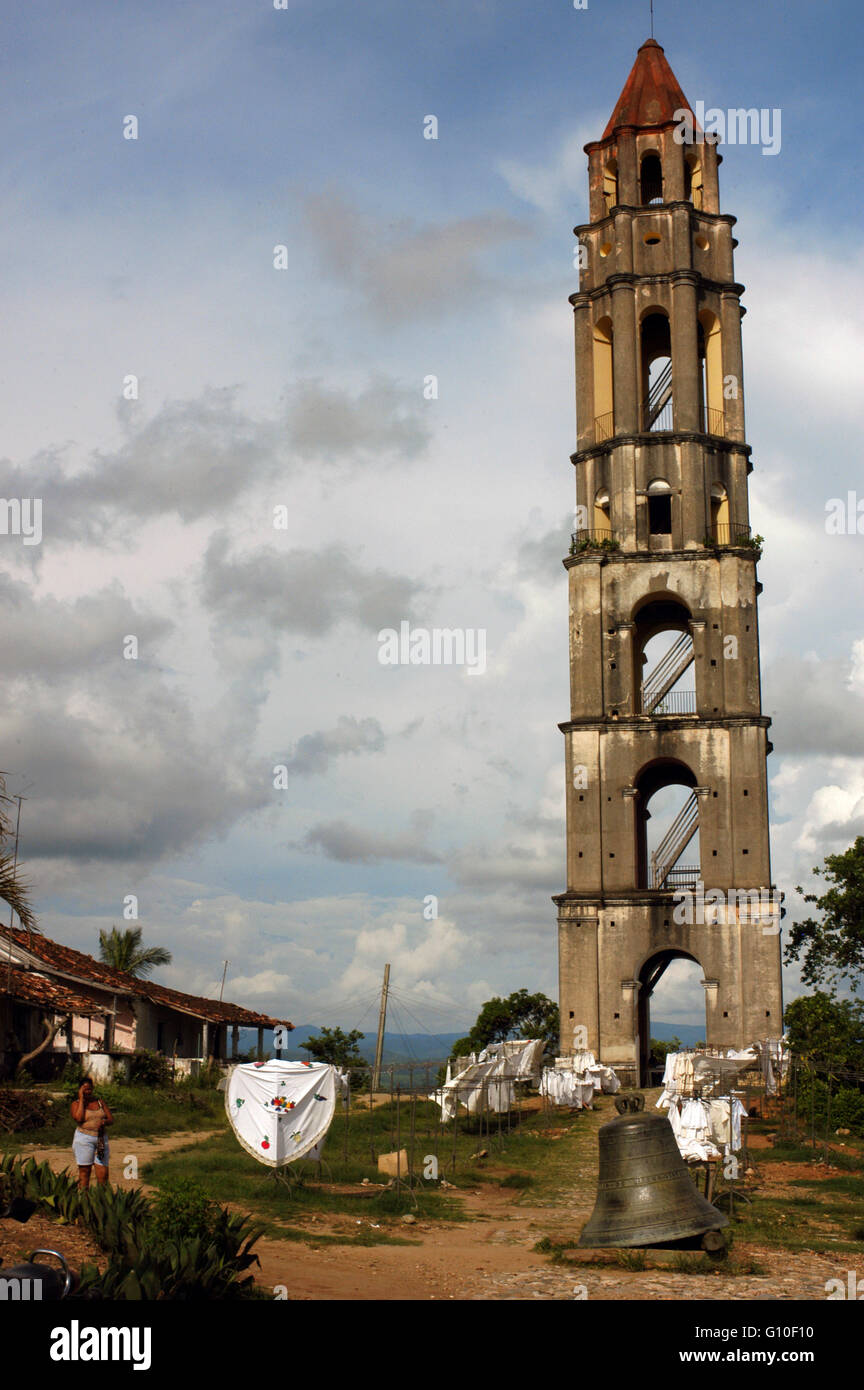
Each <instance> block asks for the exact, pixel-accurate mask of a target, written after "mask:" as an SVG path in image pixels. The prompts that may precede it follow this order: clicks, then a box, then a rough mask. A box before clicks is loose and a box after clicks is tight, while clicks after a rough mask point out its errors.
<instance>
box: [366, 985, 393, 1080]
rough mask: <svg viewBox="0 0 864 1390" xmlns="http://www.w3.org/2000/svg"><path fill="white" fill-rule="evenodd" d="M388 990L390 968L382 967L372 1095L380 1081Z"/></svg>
mask: <svg viewBox="0 0 864 1390" xmlns="http://www.w3.org/2000/svg"><path fill="white" fill-rule="evenodd" d="M389 988H390V966H389V965H385V966H384V983H383V985H382V986H381V1011H380V1013H379V1014H378V1039H377V1041H376V1043H375V1066H374V1067H373V1069H372V1086H371V1088H370V1089H371V1091H372V1095H374V1094H375V1092H376V1091H377V1090H378V1083H379V1081H380V1079H381V1058H382V1056H383V1053H384V1025H385V1024H386V1022H387V991H388V990H389Z"/></svg>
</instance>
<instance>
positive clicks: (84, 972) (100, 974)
mask: <svg viewBox="0 0 864 1390" xmlns="http://www.w3.org/2000/svg"><path fill="white" fill-rule="evenodd" d="M0 936H4V937H11V938H12V940H13V941H14V942H15V944H16V945H18V946H20V947H21V948H22V949H23V950H25V951H28V952H29V953H30V955H32V956H35V957H36V959H37V960H39V961H42V962H44V964H45V965H46V966H48V967H50V968H51V969H53V970H56V971H58V972H60V973H61V974H64V975H72V976H76V977H77V978H78V979H80V980H86V981H88V982H89V983H92V984H95V985H99V986H101V987H102V988H103V989H109V990H111V991H112V992H113V993H116V994H125V995H131V996H133V997H138V998H141V999H149V1000H151V1002H152V1003H154V1004H162V1005H164V1006H165V1007H166V1008H170V1009H178V1010H179V1011H180V1012H181V1013H186V1014H191V1015H192V1016H193V1017H195V1018H203V1019H206V1020H207V1021H208V1022H209V1023H236V1024H237V1025H238V1027H239V1026H243V1027H248V1028H275V1027H277V1025H279V1024H282V1025H283V1026H284V1027H286V1028H293V1026H294V1025H293V1023H289V1022H288V1020H287V1018H271V1017H270V1015H269V1014H259V1013H256V1012H255V1011H254V1010H253V1009H244V1008H241V1007H240V1005H239V1004H230V1003H228V1002H227V1001H226V1000H221V1001H220V1000H218V999H204V998H202V997H201V996H200V995H196V994H184V993H183V992H182V991H181V990H179V989H169V988H168V987H167V986H166V985H157V984H154V983H153V982H152V980H140V979H138V978H136V976H134V975H128V974H127V973H126V971H125V970H113V969H112V968H111V966H110V965H104V964H103V963H102V961H99V960H95V959H94V957H93V956H88V955H86V954H85V953H84V951H76V950H73V948H72V947H71V946H61V945H60V943H59V942H58V941H52V940H51V938H50V937H48V936H43V935H42V934H41V932H32V933H28V932H26V931H24V930H22V929H21V928H20V927H11V928H10V927H3V928H0ZM87 1007H88V1010H92V1008H93V1005H92V1002H89V1001H88V1003H87ZM75 1012H76V1013H81V1012H84V1010H78V1009H76V1011H75ZM102 1012H103V1013H104V1009H103V1010H102Z"/></svg>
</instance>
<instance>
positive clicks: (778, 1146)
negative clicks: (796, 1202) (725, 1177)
mask: <svg viewBox="0 0 864 1390" xmlns="http://www.w3.org/2000/svg"><path fill="white" fill-rule="evenodd" d="M823 1154H824V1150H823V1147H822V1145H821V1144H817V1145H816V1147H815V1148H813V1149H811V1148H810V1146H809V1145H807V1146H806V1147H805V1146H804V1145H802V1144H801V1143H797V1144H793V1143H791V1142H785V1141H784V1142H782V1143H781V1142H779V1141H778V1142H777V1143H775V1144H774V1146H773V1148H770V1149H757V1150H754V1151H753V1154H752V1157H753V1158H754V1159H755V1160H756V1162H757V1163H759V1164H762V1163H815V1160H817V1159H820V1158H822V1157H823ZM828 1162H829V1163H830V1164H831V1166H832V1167H834V1168H843V1169H845V1170H846V1172H849V1173H860V1172H864V1155H862V1154H859V1153H854V1152H851V1151H849V1152H844V1151H843V1150H838V1149H829V1150H828Z"/></svg>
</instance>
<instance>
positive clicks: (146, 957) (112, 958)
mask: <svg viewBox="0 0 864 1390" xmlns="http://www.w3.org/2000/svg"><path fill="white" fill-rule="evenodd" d="M141 934H142V933H141V928H140V927H127V929H126V930H125V931H118V930H117V928H116V927H112V928H111V930H110V932H107V931H100V932H99V959H100V960H101V961H102V963H103V964H104V965H110V966H111V967H112V969H113V970H125V972H126V974H127V975H135V976H137V977H138V978H139V979H143V977H144V976H145V975H149V974H150V973H151V972H152V971H153V970H155V969H156V966H157V965H170V964H171V960H172V956H171V952H170V951H166V949H165V947H164V946H142V945H141Z"/></svg>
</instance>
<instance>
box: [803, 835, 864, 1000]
mask: <svg viewBox="0 0 864 1390" xmlns="http://www.w3.org/2000/svg"><path fill="white" fill-rule="evenodd" d="M824 862H825V867H824V868H821V869H820V868H814V870H813V873H814V874H815V875H816V876H817V878H822V879H824V880H825V882H826V883H827V884H828V885H829V887H828V889H827V891H826V892H824V893H822V894H817V893H804V890H803V889H802V888H799V889H798V892H799V893H801V894H802V896H803V898H804V901H805V902H807V903H814V904H815V905H816V907H817V908H818V910H819V912H820V913H821V914H822V916H821V917H819V918H817V917H808V918H807V919H806V920H805V921H803V922H794V923H793V924H792V930H791V932H790V934H789V940H788V942H787V944H786V948H785V958H786V961H787V963H791V962H792V961H797V960H800V959H801V957H802V955H803V957H804V964H803V969H802V971H801V979H802V980H803V981H804V983H805V985H817V986H819V985H826V984H827V985H836V984H837V983H839V982H840V981H841V980H848V981H849V982H850V983H851V986H852V990H853V992H854V991H855V990H856V989H857V987H858V985H859V984H860V983H861V978H862V976H864V835H859V836H858V838H857V840H856V841H855V843H854V844H853V845H850V847H849V849H847V850H845V851H844V853H843V854H827V855H826V856H825V861H824Z"/></svg>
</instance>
